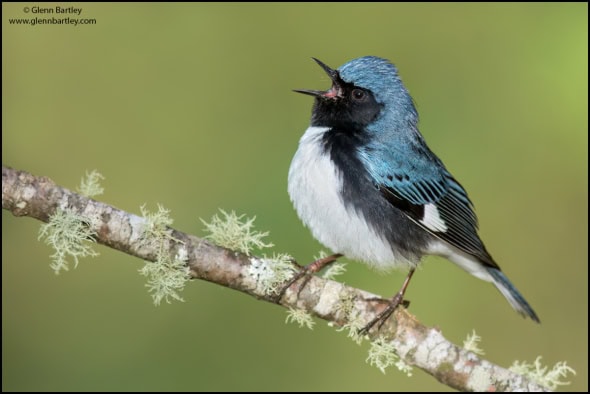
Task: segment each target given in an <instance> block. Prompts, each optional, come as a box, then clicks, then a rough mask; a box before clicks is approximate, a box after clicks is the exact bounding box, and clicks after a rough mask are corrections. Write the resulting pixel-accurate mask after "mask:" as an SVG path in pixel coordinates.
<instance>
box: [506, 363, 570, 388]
mask: <svg viewBox="0 0 590 394" xmlns="http://www.w3.org/2000/svg"><path fill="white" fill-rule="evenodd" d="M509 369H510V370H511V371H512V372H515V373H518V374H520V375H524V376H526V377H528V378H530V379H532V380H534V381H535V382H537V383H539V384H540V385H541V386H545V387H547V388H548V389H550V390H555V389H557V387H558V386H565V385H568V384H570V383H571V382H569V381H564V380H561V379H562V378H565V377H567V375H568V374H574V375H575V374H576V371H575V370H574V369H573V368H572V367H570V366H569V365H567V363H566V362H565V361H559V362H558V363H556V364H555V365H554V366H553V368H551V369H549V368H548V367H546V366H543V365H542V364H541V356H539V357H537V358H536V359H535V361H534V362H533V363H532V364H529V363H527V362H526V361H523V362H520V361H515V362H514V363H512V365H511V366H510V368H509Z"/></svg>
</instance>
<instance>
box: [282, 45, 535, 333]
mask: <svg viewBox="0 0 590 394" xmlns="http://www.w3.org/2000/svg"><path fill="white" fill-rule="evenodd" d="M314 60H315V61H316V62H317V63H318V64H319V65H320V66H321V67H322V68H323V69H324V71H325V72H326V73H327V74H328V76H329V77H330V79H331V81H332V86H331V88H330V89H328V90H326V91H319V90H296V92H299V93H304V94H308V95H311V96H313V97H314V98H315V100H314V104H313V110H312V116H311V124H310V126H309V128H308V129H307V130H306V131H305V134H304V135H303V136H302V137H301V140H300V141H299V147H298V149H297V152H296V153H295V156H294V157H293V161H292V163H291V167H290V169H289V181H288V190H289V195H290V197H291V200H292V202H293V204H294V206H295V209H296V211H297V213H298V215H299V217H300V218H301V220H302V221H303V223H304V224H305V225H306V226H307V227H308V228H309V229H310V230H311V232H312V234H313V236H314V237H315V238H316V239H317V240H318V241H320V242H321V243H322V244H324V245H325V246H326V247H328V248H330V249H331V250H332V251H333V252H334V253H335V254H334V255H332V256H329V257H327V258H324V259H321V260H318V261H316V262H314V263H312V264H310V265H309V266H308V267H307V269H305V270H303V271H302V273H301V275H298V276H296V277H295V278H294V279H295V280H296V279H299V278H300V277H301V276H302V275H303V274H305V273H307V274H309V273H311V272H316V271H318V270H319V269H321V268H322V267H323V266H325V265H326V264H328V263H330V262H333V261H334V260H336V259H337V258H338V257H340V256H341V255H344V256H346V257H348V258H351V259H354V260H358V261H361V262H363V263H366V264H368V265H370V266H372V267H375V268H377V269H382V270H387V269H391V268H405V269H408V270H409V274H408V277H407V278H406V281H405V282H404V285H403V286H402V288H401V290H400V291H399V292H398V293H396V295H395V296H394V297H393V298H392V299H391V301H390V305H389V306H388V307H387V308H386V309H385V310H384V311H383V312H382V313H381V314H380V315H379V316H377V317H376V318H375V319H374V320H373V321H372V322H370V323H369V324H367V326H366V327H365V329H364V331H365V332H367V331H368V330H370V329H371V327H372V326H373V325H374V324H375V323H377V322H380V325H381V324H382V323H383V322H384V321H385V320H386V319H387V318H388V317H389V316H390V315H391V313H392V312H393V310H394V309H395V308H396V307H397V306H398V304H399V303H401V302H402V301H403V296H404V293H405V290H406V287H407V285H408V283H409V280H410V278H411V276H412V274H413V273H414V270H415V268H416V266H417V264H418V263H419V262H420V260H421V258H422V257H423V256H425V255H437V256H443V257H445V258H447V259H448V260H450V261H452V262H453V263H455V264H457V265H458V266H460V267H461V268H463V269H464V270H466V271H467V272H469V273H470V274H472V275H473V276H475V277H477V278H479V279H483V280H485V281H487V282H491V283H493V284H494V285H495V286H496V288H497V289H498V290H500V292H501V293H502V295H503V296H504V297H505V298H506V299H507V300H508V302H509V303H510V305H511V306H512V307H513V308H514V309H515V310H516V311H517V312H519V313H520V314H521V315H523V316H528V317H530V318H531V319H533V320H534V321H536V322H539V318H538V317H537V314H536V313H535V312H534V311H533V309H532V308H531V306H530V305H529V304H528V303H527V301H526V300H525V298H524V297H523V296H522V294H520V292H519V291H518V290H517V289H516V287H515V286H514V285H513V284H512V283H511V282H510V281H509V280H508V278H507V277H506V275H504V273H502V271H501V270H500V267H499V266H498V264H496V262H495V261H494V259H493V258H492V256H491V255H490V254H489V253H488V251H487V250H486V248H485V246H484V244H483V242H482V241H481V239H480V238H479V236H478V234H477V226H478V224H477V218H476V215H475V213H474V210H473V204H472V202H471V200H470V199H469V197H468V196H467V192H466V191H465V189H464V188H463V187H462V186H461V184H460V183H459V182H458V181H457V180H456V179H455V178H454V177H453V175H451V173H450V172H449V171H448V170H447V169H446V167H445V165H444V164H443V162H442V161H441V160H440V159H439V158H438V157H437V156H436V155H435V154H434V153H433V152H432V151H431V150H430V149H429V148H428V146H427V145H426V142H425V141H424V138H423V137H422V135H421V134H420V132H419V131H418V113H417V111H416V107H415V106H414V103H413V100H412V98H411V96H410V94H409V93H408V91H407V90H406V88H405V86H404V85H403V83H402V81H401V79H400V77H399V75H398V72H397V69H396V67H395V66H394V65H393V64H392V63H391V62H389V61H388V60H386V59H382V58H378V57H374V56H366V57H361V58H358V59H354V60H351V61H349V62H348V63H346V64H344V65H343V66H341V67H340V68H338V69H337V70H334V69H331V68H330V67H328V66H327V65H325V64H324V63H322V62H321V61H319V60H317V59H314ZM292 283H293V281H291V282H289V284H288V285H290V284H292Z"/></svg>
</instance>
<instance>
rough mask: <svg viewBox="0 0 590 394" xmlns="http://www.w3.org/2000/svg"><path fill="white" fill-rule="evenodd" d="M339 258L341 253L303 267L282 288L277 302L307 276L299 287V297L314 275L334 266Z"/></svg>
mask: <svg viewBox="0 0 590 394" xmlns="http://www.w3.org/2000/svg"><path fill="white" fill-rule="evenodd" d="M339 257H342V255H341V254H340V253H336V254H333V255H330V256H327V257H323V258H321V259H317V260H316V261H314V262H313V263H310V264H308V265H307V266H305V267H301V270H299V272H297V273H296V274H295V275H294V276H293V277H292V278H291V279H289V281H288V282H287V283H286V284H285V285H284V286H283V287H282V288H281V291H279V292H278V295H277V297H276V298H275V302H276V303H278V302H279V301H280V300H281V299H282V298H283V296H284V295H285V292H286V291H287V289H288V288H289V287H291V285H292V284H293V283H295V282H297V281H298V280H299V279H301V278H303V277H304V276H305V277H306V278H305V281H304V282H303V283H302V284H301V286H299V291H298V292H297V295H299V292H301V290H302V289H303V288H304V287H305V285H307V282H309V281H310V280H311V276H312V275H313V274H315V273H316V272H319V271H321V270H322V269H323V268H324V267H326V266H328V265H330V264H332V263H333V262H334V261H336V260H337V259H338V258H339Z"/></svg>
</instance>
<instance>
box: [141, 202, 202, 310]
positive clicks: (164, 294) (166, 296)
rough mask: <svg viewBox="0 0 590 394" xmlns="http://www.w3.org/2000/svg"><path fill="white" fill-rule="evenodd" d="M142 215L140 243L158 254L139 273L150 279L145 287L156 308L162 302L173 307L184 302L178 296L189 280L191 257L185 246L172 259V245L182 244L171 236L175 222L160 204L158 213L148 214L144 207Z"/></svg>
mask: <svg viewBox="0 0 590 394" xmlns="http://www.w3.org/2000/svg"><path fill="white" fill-rule="evenodd" d="M141 213H142V215H143V216H144V218H145V223H144V225H143V229H142V233H141V236H140V242H141V243H142V244H144V245H146V246H152V247H154V248H155V251H156V259H155V261H154V262H150V261H146V262H145V265H144V266H143V267H142V268H141V269H140V270H139V273H140V274H141V275H143V276H146V277H147V284H146V287H147V288H148V292H149V293H150V294H151V295H152V299H153V301H154V304H155V305H160V303H161V302H162V300H165V301H166V302H167V303H170V302H171V300H177V301H184V300H183V299H182V297H180V295H179V292H180V291H182V290H183V289H184V286H185V285H186V283H187V282H188V280H189V279H190V275H189V268H188V266H187V264H186V263H187V261H188V253H187V251H186V249H185V248H184V246H181V247H180V248H179V249H178V252H177V254H176V256H174V258H172V256H171V255H170V251H169V246H170V245H169V243H170V242H171V241H172V242H178V243H182V241H180V240H178V239H176V238H174V237H173V236H172V229H171V228H169V226H170V225H172V222H173V220H172V218H170V215H169V214H170V211H169V210H167V209H166V208H164V207H163V206H161V205H160V204H158V211H157V212H149V211H148V210H147V208H146V207H145V206H142V207H141Z"/></svg>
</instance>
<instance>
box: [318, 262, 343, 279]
mask: <svg viewBox="0 0 590 394" xmlns="http://www.w3.org/2000/svg"><path fill="white" fill-rule="evenodd" d="M345 272H346V263H340V262H338V261H335V262H333V263H332V264H330V266H329V267H328V268H327V269H326V272H324V275H323V277H324V278H325V279H330V280H334V278H336V277H337V276H338V275H342V274H343V273H345Z"/></svg>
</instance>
